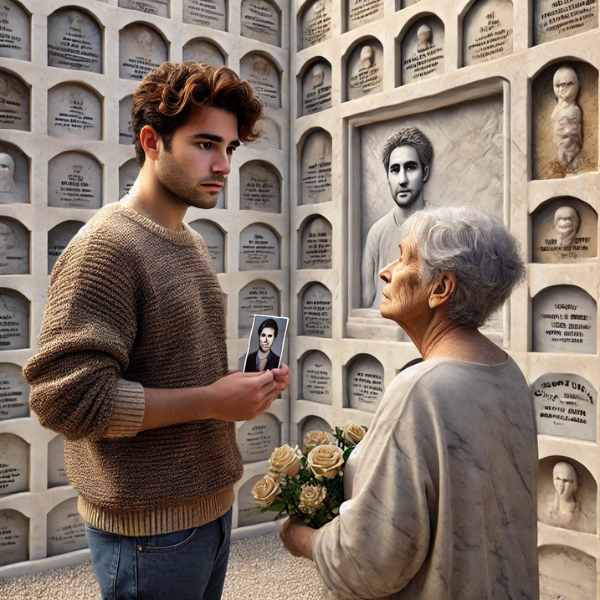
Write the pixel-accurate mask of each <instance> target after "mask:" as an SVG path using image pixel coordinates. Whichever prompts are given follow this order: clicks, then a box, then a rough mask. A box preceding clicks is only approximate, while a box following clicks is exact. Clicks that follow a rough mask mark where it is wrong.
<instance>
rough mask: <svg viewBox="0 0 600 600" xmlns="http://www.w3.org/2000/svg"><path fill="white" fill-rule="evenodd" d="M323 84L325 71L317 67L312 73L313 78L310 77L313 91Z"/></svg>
mask: <svg viewBox="0 0 600 600" xmlns="http://www.w3.org/2000/svg"><path fill="white" fill-rule="evenodd" d="M324 82H325V71H323V69H321V67H317V68H316V69H315V70H314V71H313V76H312V86H313V90H315V89H317V88H318V87H321V86H322V85H323V83H324Z"/></svg>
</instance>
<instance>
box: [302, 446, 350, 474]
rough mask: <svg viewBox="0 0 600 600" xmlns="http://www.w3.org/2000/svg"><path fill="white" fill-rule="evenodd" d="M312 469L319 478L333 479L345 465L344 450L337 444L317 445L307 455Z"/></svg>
mask: <svg viewBox="0 0 600 600" xmlns="http://www.w3.org/2000/svg"><path fill="white" fill-rule="evenodd" d="M306 460H307V462H308V466H309V467H310V470H311V471H312V472H313V473H314V474H315V476H316V477H317V478H319V477H327V479H333V478H334V477H335V476H336V475H337V474H338V473H339V471H340V469H341V468H342V466H343V465H344V451H343V450H342V449H341V448H338V447H337V446H332V445H330V446H317V447H316V448H314V449H313V450H311V451H310V452H309V454H308V456H307V457H306Z"/></svg>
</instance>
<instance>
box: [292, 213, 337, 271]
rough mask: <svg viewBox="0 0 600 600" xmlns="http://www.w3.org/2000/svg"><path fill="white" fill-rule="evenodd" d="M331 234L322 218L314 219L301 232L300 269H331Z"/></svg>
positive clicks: (329, 225) (327, 222) (329, 228)
mask: <svg viewBox="0 0 600 600" xmlns="http://www.w3.org/2000/svg"><path fill="white" fill-rule="evenodd" d="M332 237H333V232H332V229H331V223H330V222H329V221H328V220H327V219H325V218H324V217H319V216H317V217H314V218H313V219H311V220H310V221H309V222H308V223H306V225H305V226H304V229H303V230H302V237H301V242H300V264H299V265H298V266H299V268H300V269H331V255H332V243H333V239H332Z"/></svg>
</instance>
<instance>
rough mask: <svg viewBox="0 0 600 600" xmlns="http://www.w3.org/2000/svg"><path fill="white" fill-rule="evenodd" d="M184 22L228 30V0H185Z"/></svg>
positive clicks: (217, 29)
mask: <svg viewBox="0 0 600 600" xmlns="http://www.w3.org/2000/svg"><path fill="white" fill-rule="evenodd" d="M183 22H184V23H189V24H190V25H201V26H202V27H210V28H211V29H215V30H216V31H227V0H183Z"/></svg>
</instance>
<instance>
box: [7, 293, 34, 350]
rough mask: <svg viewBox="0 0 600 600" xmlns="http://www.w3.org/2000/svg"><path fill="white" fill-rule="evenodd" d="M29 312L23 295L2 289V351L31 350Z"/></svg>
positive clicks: (28, 305)
mask: <svg viewBox="0 0 600 600" xmlns="http://www.w3.org/2000/svg"><path fill="white" fill-rule="evenodd" d="M29 311H30V303H29V300H28V299H27V298H26V297H25V296H23V294H21V293H20V292H17V291H16V290H11V289H8V288H0V350H21V349H23V348H29Z"/></svg>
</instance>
